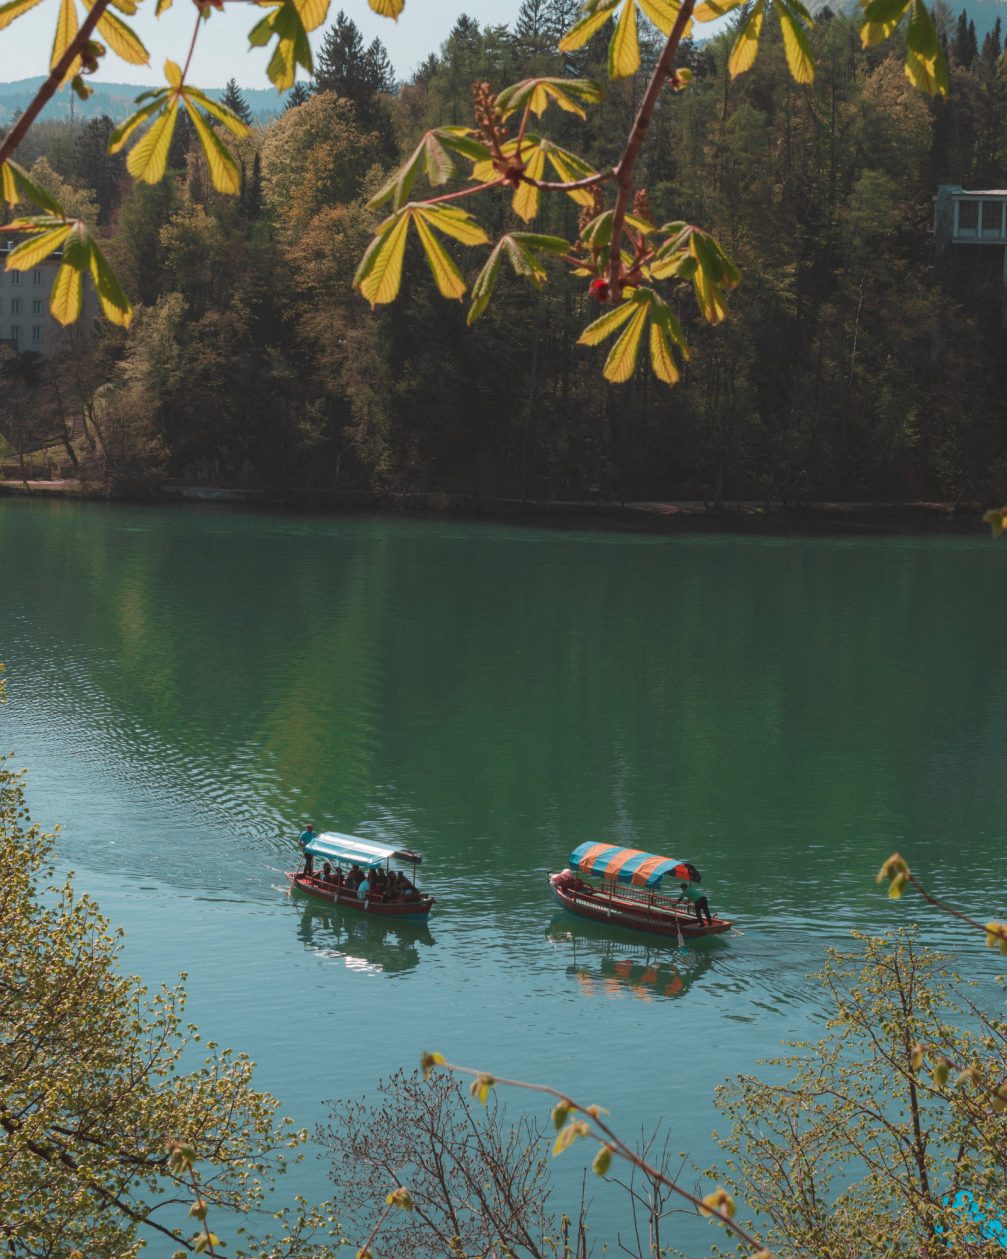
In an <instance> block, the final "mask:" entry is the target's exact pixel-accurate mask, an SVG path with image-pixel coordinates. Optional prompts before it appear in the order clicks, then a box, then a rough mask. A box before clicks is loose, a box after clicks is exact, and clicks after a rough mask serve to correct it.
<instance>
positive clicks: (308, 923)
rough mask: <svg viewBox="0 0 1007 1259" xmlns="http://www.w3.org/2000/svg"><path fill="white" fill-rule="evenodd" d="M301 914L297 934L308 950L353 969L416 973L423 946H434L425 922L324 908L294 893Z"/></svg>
mask: <svg viewBox="0 0 1007 1259" xmlns="http://www.w3.org/2000/svg"><path fill="white" fill-rule="evenodd" d="M291 897H292V900H293V901H294V903H295V904H296V905H297V908H298V910H299V911H300V916H299V919H298V926H297V935H298V939H300V940H301V942H302V943H303V944H304V946H305V948H306V949H310V950H311V951H312V952H315V953H318V954H320V955H321V956H323V957H332V958H337V959H339V960H341V961H342V962H343V964H344V965H345V966H346V967H347V968H349V969H351V970H370V971H374V972H381V971H386V972H388V973H389V974H396V973H399V972H402V971H408V970H412V969H413V968H414V967H416V966H418V965H419V963H420V958H421V952H420V949H421V946H424V945H425V946H428V947H429V946H431V945H433V944H434V937H433V936H432V935H431V934H430V928H429V927H428V926H427V925H426V923H423V922H389V921H387V920H386V919H380V918H371V917H368V916H367V915H365V914H355V913H354V912H353V911H352V910H348V909H340V908H338V907H337V906H335V905H323V904H322V903H321V902H319V901H315V900H311V899H309V898H308V897H306V896H305V895H304V894H303V893H299V892H296V891H295V892H292V893H291Z"/></svg>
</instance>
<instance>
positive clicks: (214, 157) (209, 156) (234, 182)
mask: <svg viewBox="0 0 1007 1259" xmlns="http://www.w3.org/2000/svg"><path fill="white" fill-rule="evenodd" d="M183 100H184V101H185V108H186V109H187V110H188V113H189V117H190V118H191V119H192V125H193V126H194V127H195V128H196V135H198V136H199V143H200V144H201V145H202V147H203V154H204V156H205V157H206V164H207V166H208V167H209V168H210V178H211V179H212V180H213V186H214V188H216V190H217V191H218V192H226V193H230V194H231V195H232V196H233V195H234V194H236V193H238V192H240V190H241V176H240V175H239V174H238V167H237V164H236V163H235V160H234V158H233V157H232V156H231V154H230V153H229V152H228V150H227V146H226V145H225V144H224V142H223V140H221V138H220V136H218V135H217V133H216V132H215V131H214V130H213V128H212V127H210V126H208V125H207V123H206V121H205V119H204V118H203V116H202V115H201V114H200V112H199V110H198V109H196V107H195V106H194V105H193V104H192V102H191V101H190V100H189V98H188V96H183Z"/></svg>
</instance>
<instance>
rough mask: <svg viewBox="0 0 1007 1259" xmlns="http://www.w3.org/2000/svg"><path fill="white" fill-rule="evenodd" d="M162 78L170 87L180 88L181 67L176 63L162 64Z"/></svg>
mask: <svg viewBox="0 0 1007 1259" xmlns="http://www.w3.org/2000/svg"><path fill="white" fill-rule="evenodd" d="M164 77H165V78H166V79H167V80H168V82H169V83H170V84H171V86H172V87H181V86H182V67H181V66H180V65H179V64H178V62H177V61H166V62H165V63H164Z"/></svg>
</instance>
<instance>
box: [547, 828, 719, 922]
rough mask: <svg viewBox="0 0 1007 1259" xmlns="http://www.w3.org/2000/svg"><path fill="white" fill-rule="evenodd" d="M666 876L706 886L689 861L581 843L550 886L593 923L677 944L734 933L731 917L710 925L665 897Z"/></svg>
mask: <svg viewBox="0 0 1007 1259" xmlns="http://www.w3.org/2000/svg"><path fill="white" fill-rule="evenodd" d="M666 874H670V875H671V876H672V877H673V878H675V879H677V880H678V881H679V882H680V883H686V884H689V885H691V886H695V885H696V884H699V883H701V882H702V875H701V874H700V873H699V871H698V870H697V869H696V867H695V866H694V865H693V864H692V863H691V862H689V861H676V860H674V859H673V858H671V857H661V856H658V855H657V854H656V853H650V852H641V851H640V850H639V849H638V848H619V847H617V846H616V845H614V844H581V845H580V847H579V848H575V849H574V850H573V852H572V853H571V854H570V868H569V869H567V870H563V871H561V872H560V873H559V874H550V875H549V886H550V887H551V888H552V894H553V896H554V897H555V898H556V900H557V901H559V903H560V904H561V905H562V906H563V908H564V909H566V910H569V911H570V913H571V914H576V915H577V917H578V918H587V919H589V920H590V921H592V922H603V923H608V924H609V925H611V926H613V927H628V928H630V929H631V930H633V931H646V932H648V933H649V934H651V935H660V936H670V937H671V938H672V939H675V940H678V941H684V940H695V939H697V938H698V937H700V936H710V935H721V934H723V932H725V931H730V930H731V927H732V925H733V924H732V923H731V922H729V921H728V919H726V918H718V917H716V916H713V921H712V922H709V923H708V922H700V921H699V919H698V918H697V917H695V916H694V915H693V914H692V913H690V911H689V906H688V904H686V905H682V904H680V903H678V901H676V899H675V898H674V897H673V896H666V895H662V893H661V892H660V887H661V880H662V879H663V878H664V876H665V875H666ZM582 875H594V876H595V877H596V878H597V879H599V880H600V883H599V884H595V883H591V882H589V881H588V880H587V879H585V878H583V877H582ZM679 899H680V898H679Z"/></svg>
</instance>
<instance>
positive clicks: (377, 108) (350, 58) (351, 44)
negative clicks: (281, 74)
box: [313, 9, 395, 158]
mask: <svg viewBox="0 0 1007 1259" xmlns="http://www.w3.org/2000/svg"><path fill="white" fill-rule="evenodd" d="M394 86H395V76H394V72H393V70H392V64H391V62H390V61H389V60H388V53H387V52H386V50H385V46H384V45H383V44H382V43H381V41H380V40H379V39H375V40H373V41H372V42H371V44H370V45H369V46H368V47H367V48H365V47H364V40H363V36H362V35H361V34H360V30H359V28H358V27H357V24H356V22H354V21H353V19H352V18H349V17H347V16H346V14H345V13H344V12H343V11H342V9H340V11H339V12H338V13H337V14H336V20H335V22H333V24H332V25H331V26H330V27H329V28H328V29H327V30H326V32H325V34H324V36H323V37H322V43H321V46H320V47H319V49H318V53H317V56H316V57H315V77H314V83H313V90H314V91H316V92H335V93H336V95H337V96H341V97H343V98H344V99H345V100H348V101H350V102H352V104H353V107H354V109H355V111H356V115H357V119H358V120H359V122H360V125H361V126H362V127H363V129H364V130H365V131H377V132H378V133H379V135H380V136H381V137H382V141H383V143H384V145H385V147H386V148H387V149H388V152H387V156H388V157H389V158H391V157H392V156H393V149H391V148H390V124H389V119H388V113H387V110H386V108H385V106H384V103H383V101H382V100H381V97H382V96H383V95H384V94H386V93H388V92H391V91H392V89H393V88H394Z"/></svg>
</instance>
